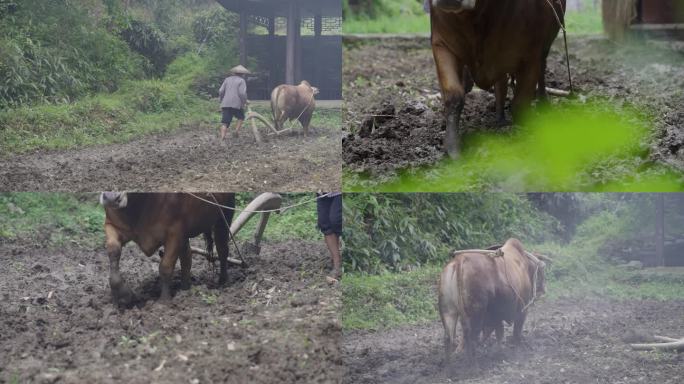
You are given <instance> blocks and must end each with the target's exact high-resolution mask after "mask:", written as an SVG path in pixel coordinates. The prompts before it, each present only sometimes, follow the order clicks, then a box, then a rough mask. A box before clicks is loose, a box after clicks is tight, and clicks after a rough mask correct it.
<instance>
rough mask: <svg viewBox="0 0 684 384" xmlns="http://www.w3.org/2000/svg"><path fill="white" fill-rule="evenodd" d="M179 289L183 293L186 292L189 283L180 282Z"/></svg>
mask: <svg viewBox="0 0 684 384" xmlns="http://www.w3.org/2000/svg"><path fill="white" fill-rule="evenodd" d="M180 289H181V290H183V291H187V290H188V289H190V282H189V281H181V284H180Z"/></svg>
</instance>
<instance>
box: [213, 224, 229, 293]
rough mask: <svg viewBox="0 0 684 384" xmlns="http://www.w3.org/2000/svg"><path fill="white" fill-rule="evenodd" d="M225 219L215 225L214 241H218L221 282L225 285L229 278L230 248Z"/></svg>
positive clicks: (217, 249)
mask: <svg viewBox="0 0 684 384" xmlns="http://www.w3.org/2000/svg"><path fill="white" fill-rule="evenodd" d="M229 230H230V229H228V228H226V225H225V223H224V222H223V221H219V222H217V223H216V225H215V226H214V241H215V242H216V251H217V253H218V258H219V284H220V285H223V284H225V283H226V280H227V279H228V256H229V253H230V249H229V248H228V240H229V239H228V236H229V235H228V231H229Z"/></svg>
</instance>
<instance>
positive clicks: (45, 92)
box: [0, 0, 143, 108]
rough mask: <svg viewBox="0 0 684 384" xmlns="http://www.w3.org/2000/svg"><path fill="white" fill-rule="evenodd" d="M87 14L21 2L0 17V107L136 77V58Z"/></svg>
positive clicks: (71, 7)
mask: <svg viewBox="0 0 684 384" xmlns="http://www.w3.org/2000/svg"><path fill="white" fill-rule="evenodd" d="M89 10H92V9H91V8H88V7H79V4H77V3H74V2H67V1H63V0H61V1H60V0H53V1H42V0H25V1H22V2H20V3H16V9H15V11H14V12H12V13H9V14H8V15H6V16H4V17H3V18H1V19H0V30H1V31H2V32H3V34H2V37H0V56H1V57H2V58H3V60H2V61H0V84H2V85H0V108H6V107H11V106H17V105H21V104H26V103H33V102H44V101H47V102H65V101H69V100H72V99H74V98H76V97H79V96H81V95H83V94H85V93H88V92H99V91H112V90H115V89H116V88H117V87H118V85H119V82H120V81H121V80H124V79H130V78H138V77H140V76H141V75H142V67H143V60H142V58H140V57H139V56H138V55H135V54H133V53H132V52H131V51H130V50H129V49H128V47H127V46H126V44H125V43H124V42H123V41H121V40H120V39H118V38H116V37H115V36H113V35H112V34H110V33H109V32H108V31H107V30H106V29H105V27H104V26H101V25H98V24H97V18H96V17H92V16H91V15H90V14H89V13H88V11H89Z"/></svg>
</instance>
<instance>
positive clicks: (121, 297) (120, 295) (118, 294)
mask: <svg viewBox="0 0 684 384" xmlns="http://www.w3.org/2000/svg"><path fill="white" fill-rule="evenodd" d="M112 299H113V301H114V304H116V305H118V306H120V307H130V306H131V305H133V301H135V295H134V294H133V292H132V291H131V290H130V289H128V288H121V289H119V290H118V291H112Z"/></svg>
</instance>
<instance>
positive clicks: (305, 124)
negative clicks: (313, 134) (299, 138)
mask: <svg viewBox="0 0 684 384" xmlns="http://www.w3.org/2000/svg"><path fill="white" fill-rule="evenodd" d="M311 115H312V114H311V113H309V112H304V113H303V114H302V116H300V117H299V123H300V124H301V125H302V129H304V137H307V136H309V126H310V125H311Z"/></svg>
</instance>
